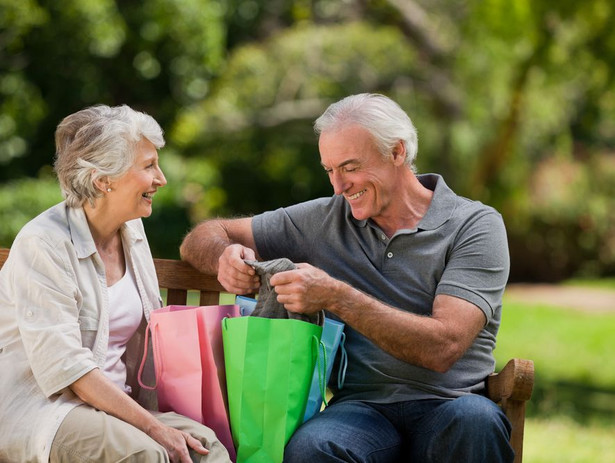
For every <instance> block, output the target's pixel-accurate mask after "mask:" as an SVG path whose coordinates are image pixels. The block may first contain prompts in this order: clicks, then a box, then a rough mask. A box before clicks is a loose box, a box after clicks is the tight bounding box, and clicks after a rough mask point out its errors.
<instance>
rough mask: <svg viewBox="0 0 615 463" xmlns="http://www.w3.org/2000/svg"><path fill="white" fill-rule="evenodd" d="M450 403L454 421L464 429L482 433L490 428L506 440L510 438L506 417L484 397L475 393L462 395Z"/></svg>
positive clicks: (509, 427)
mask: <svg viewBox="0 0 615 463" xmlns="http://www.w3.org/2000/svg"><path fill="white" fill-rule="evenodd" d="M451 405H452V407H451V410H452V411H453V414H452V417H453V420H454V422H455V423H457V424H459V425H460V426H462V427H463V429H465V430H466V431H468V432H473V431H476V432H477V433H479V434H481V433H482V434H484V433H485V431H488V430H492V431H493V432H496V433H502V434H503V435H504V436H505V438H506V439H507V440H508V439H509V438H510V432H511V425H510V422H509V421H508V418H506V415H505V414H504V413H503V412H502V410H501V409H500V407H498V406H497V405H496V404H495V403H494V402H492V401H491V400H489V399H487V398H486V397H483V396H479V395H475V394H473V395H467V396H462V397H459V398H458V399H455V400H454V401H453V402H452V404H451Z"/></svg>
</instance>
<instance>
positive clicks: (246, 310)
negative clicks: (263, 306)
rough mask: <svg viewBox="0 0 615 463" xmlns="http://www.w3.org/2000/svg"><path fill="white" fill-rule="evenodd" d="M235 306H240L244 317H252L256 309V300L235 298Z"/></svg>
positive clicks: (243, 297) (241, 297) (240, 311)
mask: <svg viewBox="0 0 615 463" xmlns="http://www.w3.org/2000/svg"><path fill="white" fill-rule="evenodd" d="M235 305H238V306H239V313H240V314H241V316H242V317H245V316H247V315H250V314H251V313H252V312H254V308H255V307H256V299H254V298H251V297H247V296H235Z"/></svg>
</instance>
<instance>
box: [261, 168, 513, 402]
mask: <svg viewBox="0 0 615 463" xmlns="http://www.w3.org/2000/svg"><path fill="white" fill-rule="evenodd" d="M418 178H419V180H420V181H421V183H422V184H423V185H424V186H426V187H427V188H429V189H431V190H433V191H434V195H433V199H432V202H431V204H430V206H429V209H428V211H427V213H426V214H425V216H424V217H423V219H422V220H421V222H420V223H419V226H418V227H417V228H416V229H411V230H399V231H398V232H397V233H396V234H395V235H394V236H393V237H391V238H390V239H389V238H387V236H386V235H385V234H384V233H383V232H382V231H381V230H380V229H379V228H378V226H376V225H375V224H374V223H373V222H372V221H370V220H356V219H354V217H352V213H351V209H350V206H349V205H348V203H347V202H346V200H345V199H344V198H343V197H341V196H333V197H331V198H320V199H316V200H312V201H308V202H305V203H301V204H297V205H294V206H291V207H287V208H281V209H278V210H275V211H269V212H265V213H263V214H260V215H257V216H255V217H254V218H253V222H252V229H253V233H254V239H255V241H256V247H257V250H258V253H259V254H260V256H261V257H262V258H263V259H267V260H269V259H274V258H280V257H287V258H289V259H290V260H292V261H293V262H295V263H299V262H307V263H310V264H311V265H313V266H315V267H319V268H321V269H323V270H324V271H326V272H327V273H328V274H329V275H331V276H333V277H335V278H337V279H340V280H343V281H345V282H347V283H348V284H350V285H352V286H353V287H355V288H357V289H359V290H361V291H363V292H365V293H367V294H369V295H371V296H373V297H374V298H376V299H378V300H380V301H382V302H384V303H386V304H389V305H391V306H393V307H396V308H398V309H400V310H405V311H408V312H413V313H416V314H420V315H425V316H430V315H431V310H432V304H433V300H434V298H435V296H436V295H437V294H448V295H451V296H455V297H459V298H462V299H465V300H468V301H470V302H472V303H473V304H475V305H476V306H478V307H479V308H480V309H481V310H482V311H483V312H484V314H485V317H486V320H487V323H486V325H485V327H484V329H483V330H482V331H481V333H480V334H479V336H478V337H477V339H476V340H475V342H474V344H473V345H472V346H471V347H470V349H469V350H468V351H467V352H466V353H465V355H464V356H463V357H462V358H461V359H460V360H459V361H457V362H456V363H455V365H453V367H452V368H451V369H450V370H449V371H447V372H446V373H437V372H434V371H431V370H427V369H425V368H421V367H417V366H414V365H411V364H408V363H406V362H403V361H401V360H398V359H396V358H394V357H393V356H391V355H390V354H388V353H386V352H384V351H383V350H381V349H380V348H378V347H376V346H375V345H374V344H373V343H372V342H371V341H370V340H368V339H367V338H365V337H364V336H363V335H361V334H359V333H358V332H356V331H355V330H353V329H352V328H351V327H349V326H346V328H345V331H346V349H347V351H348V370H347V372H346V382H345V385H344V388H343V389H342V390H340V391H334V392H335V393H336V397H335V400H340V399H359V400H368V401H374V402H398V401H403V400H414V399H425V398H454V397H459V396H460V395H463V394H466V393H469V392H479V391H481V390H482V389H483V387H484V379H485V378H486V377H487V375H489V374H490V373H491V372H492V371H493V369H494V365H495V361H494V358H493V349H494V347H495V337H496V334H497V331H498V328H499V325H500V316H501V308H502V295H503V293H504V289H505V285H506V281H507V279H508V272H509V255H508V245H507V239H506V231H505V228H504V223H503V221H502V217H501V216H500V214H499V213H498V212H497V211H495V210H494V209H493V208H491V207H488V206H485V205H484V204H482V203H480V202H477V201H470V200H468V199H466V198H462V197H460V196H457V195H456V194H455V193H454V192H453V191H452V190H451V189H450V188H449V187H448V186H447V185H446V183H445V182H444V180H443V179H442V177H440V176H439V175H434V174H427V175H420V176H418ZM328 315H329V316H330V314H328ZM408 342H413V340H412V339H408ZM332 377H335V372H334V375H333V376H332Z"/></svg>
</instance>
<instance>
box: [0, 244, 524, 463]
mask: <svg viewBox="0 0 615 463" xmlns="http://www.w3.org/2000/svg"><path fill="white" fill-rule="evenodd" d="M8 254H9V249H5V248H0V268H1V267H2V265H3V264H4V262H5V261H6V258H7V257H8ZM154 263H155V265H156V273H157V275H158V282H159V285H160V288H161V289H164V290H166V292H167V299H166V303H167V304H169V305H185V304H186V302H187V300H188V292H189V291H195V292H197V293H198V295H199V296H198V299H199V305H216V304H218V303H219V299H220V293H221V292H224V288H223V287H222V286H221V285H220V283H218V280H217V279H216V277H215V276H214V275H205V274H203V273H200V272H199V271H198V270H196V269H195V268H194V267H192V266H191V265H190V264H188V263H186V262H182V261H179V260H173V259H154ZM533 386H534V362H532V361H531V360H523V359H512V360H510V361H509V362H508V363H507V364H506V366H504V368H503V369H502V370H501V371H500V372H499V373H493V374H492V375H490V376H489V377H488V378H487V395H488V397H489V398H490V399H491V400H493V401H494V402H496V403H497V404H499V405H500V406H501V407H502V410H503V411H504V413H506V416H507V417H508V419H509V420H510V422H511V423H512V436H511V439H510V443H511V445H512V447H513V449H514V450H515V463H521V461H522V457H523V428H524V423H525V404H526V402H527V401H528V400H529V399H530V397H531V395H532V388H533Z"/></svg>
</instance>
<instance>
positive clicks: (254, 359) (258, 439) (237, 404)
mask: <svg viewBox="0 0 615 463" xmlns="http://www.w3.org/2000/svg"><path fill="white" fill-rule="evenodd" d="M321 334H322V327H320V326H318V325H315V324H312V323H308V322H304V321H301V320H291V319H272V318H261V317H237V318H226V319H224V320H223V321H222V339H223V343H224V362H225V367H226V382H227V390H228V399H229V415H230V422H231V432H232V434H233V441H234V444H235V448H236V449H237V463H280V462H281V461H282V459H283V457H284V447H285V446H286V444H287V443H288V441H289V440H290V438H291V436H292V435H293V433H294V432H295V430H296V429H297V428H298V427H299V425H300V424H301V423H302V422H303V415H304V413H305V405H306V402H307V397H308V394H309V391H310V385H311V382H312V374H313V373H314V367H315V365H316V362H317V358H318V350H319V348H320V346H321V343H320V336H321ZM322 368H323V370H322V371H323V375H322V377H323V378H324V377H325V373H324V371H325V370H326V365H325V366H323V367H322Z"/></svg>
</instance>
